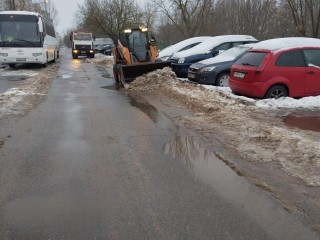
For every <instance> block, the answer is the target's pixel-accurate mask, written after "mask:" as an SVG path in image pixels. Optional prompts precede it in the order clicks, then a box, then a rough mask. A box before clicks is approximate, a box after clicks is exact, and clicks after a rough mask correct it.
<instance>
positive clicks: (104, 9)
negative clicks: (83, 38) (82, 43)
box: [79, 0, 143, 41]
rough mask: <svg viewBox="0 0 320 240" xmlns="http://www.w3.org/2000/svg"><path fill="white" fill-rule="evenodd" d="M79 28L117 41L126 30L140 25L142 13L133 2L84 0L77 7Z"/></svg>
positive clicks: (126, 0)
mask: <svg viewBox="0 0 320 240" xmlns="http://www.w3.org/2000/svg"><path fill="white" fill-rule="evenodd" d="M79 9H80V11H79V15H80V16H79V18H80V19H81V22H80V24H79V25H80V28H86V29H92V30H94V31H95V32H98V33H100V34H105V35H107V36H109V37H111V38H112V39H113V40H114V41H116V40H117V39H118V36H119V34H120V32H122V31H123V30H124V29H126V28H132V27H138V26H139V25H142V24H143V23H142V11H141V10H140V8H139V7H138V5H137V3H136V1H135V0H86V1H85V2H84V4H82V5H80V6H79Z"/></svg>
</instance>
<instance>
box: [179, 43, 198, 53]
mask: <svg viewBox="0 0 320 240" xmlns="http://www.w3.org/2000/svg"><path fill="white" fill-rule="evenodd" d="M199 43H200V42H197V43H193V44H190V45H188V46H186V47H184V48H182V49H180V50H179V52H181V51H184V50H188V49H190V48H193V47H194V46H196V45H198V44H199Z"/></svg>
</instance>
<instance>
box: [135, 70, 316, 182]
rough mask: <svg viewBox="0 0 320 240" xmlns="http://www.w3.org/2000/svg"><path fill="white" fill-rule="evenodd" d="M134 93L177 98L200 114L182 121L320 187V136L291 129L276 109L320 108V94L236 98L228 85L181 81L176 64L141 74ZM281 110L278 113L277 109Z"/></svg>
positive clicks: (248, 156) (249, 157) (246, 156)
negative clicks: (173, 70) (218, 135)
mask: <svg viewBox="0 0 320 240" xmlns="http://www.w3.org/2000/svg"><path fill="white" fill-rule="evenodd" d="M129 89H130V90H134V91H140V90H141V91H156V92H157V93H160V94H162V95H165V96H167V97H170V98H172V99H176V100H177V102H178V103H180V104H183V105H184V106H187V107H188V108H189V109H190V110H191V111H192V112H194V113H195V114H194V115H193V116H182V117H181V119H182V120H183V121H186V122H188V123H189V125H191V126H194V127H196V128H197V127H199V128H200V129H203V127H204V126H206V127H207V128H206V130H209V131H211V130H210V129H212V132H214V133H215V134H219V133H220V134H222V135H223V138H229V139H232V148H233V149H235V150H237V152H238V153H239V155H240V156H242V157H243V159H247V160H248V161H252V162H274V163H276V164H277V165H278V166H279V167H280V168H281V169H282V170H283V171H284V172H285V173H287V174H288V175H290V176H293V177H297V178H299V179H301V180H302V181H303V182H304V183H305V184H306V185H308V186H320V176H319V172H320V146H319V142H318V141H317V140H315V139H319V134H318V135H317V134H316V133H312V132H309V131H303V130H299V129H292V128H287V127H286V126H285V124H284V123H283V120H282V118H280V117H273V116H274V115H275V114H270V113H272V112H273V111H274V110H275V109H283V108H287V109H289V110H290V111H292V109H294V108H299V109H301V108H304V109H310V108H320V96H317V97H306V98H301V99H293V98H281V99H278V100H275V99H265V100H255V99H252V98H247V97H242V96H236V95H234V94H232V92H231V89H230V88H228V87H225V88H221V87H215V86H208V85H200V84H194V83H192V82H189V81H188V80H187V79H177V78H176V77H175V74H174V73H173V72H172V71H171V69H170V68H165V69H163V70H157V71H156V72H151V73H149V74H147V75H144V76H141V77H139V78H137V79H136V80H135V81H134V82H133V83H131V85H130V88H129ZM274 113H275V112H274Z"/></svg>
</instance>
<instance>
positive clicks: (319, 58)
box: [303, 49, 320, 67]
mask: <svg viewBox="0 0 320 240" xmlns="http://www.w3.org/2000/svg"><path fill="white" fill-rule="evenodd" d="M303 54H304V56H305V59H306V62H307V65H308V66H318V67H320V49H308V50H303Z"/></svg>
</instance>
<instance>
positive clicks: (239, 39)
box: [170, 35, 258, 77]
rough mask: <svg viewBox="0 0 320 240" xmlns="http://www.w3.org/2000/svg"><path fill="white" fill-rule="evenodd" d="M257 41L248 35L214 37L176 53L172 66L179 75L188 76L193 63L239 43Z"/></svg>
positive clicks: (172, 59) (172, 58)
mask: <svg viewBox="0 0 320 240" xmlns="http://www.w3.org/2000/svg"><path fill="white" fill-rule="evenodd" d="M255 42H258V40H257V39H255V38H254V37H252V36H247V35H224V36H216V37H212V38H209V39H207V40H205V41H204V42H202V43H200V44H199V45H197V46H195V47H193V48H191V49H188V50H185V51H182V52H178V53H175V54H174V55H173V56H172V57H171V58H170V60H171V62H172V64H171V67H172V70H173V71H174V72H175V73H176V75H177V76H178V77H187V75H188V69H189V67H190V66H191V64H193V63H196V62H199V61H202V60H205V59H208V58H212V57H215V56H217V55H218V54H219V53H221V52H223V51H225V50H228V49H229V48H232V47H235V46H237V45H240V44H246V43H255Z"/></svg>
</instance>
